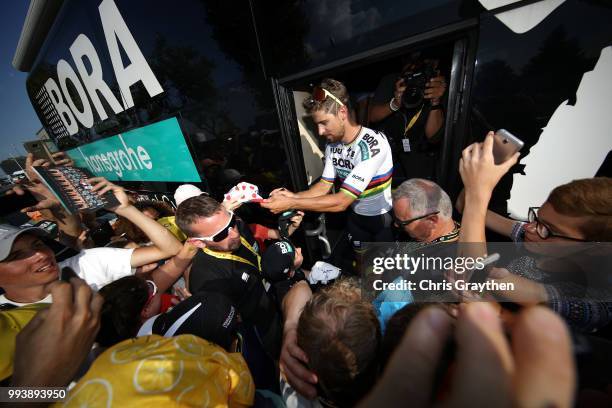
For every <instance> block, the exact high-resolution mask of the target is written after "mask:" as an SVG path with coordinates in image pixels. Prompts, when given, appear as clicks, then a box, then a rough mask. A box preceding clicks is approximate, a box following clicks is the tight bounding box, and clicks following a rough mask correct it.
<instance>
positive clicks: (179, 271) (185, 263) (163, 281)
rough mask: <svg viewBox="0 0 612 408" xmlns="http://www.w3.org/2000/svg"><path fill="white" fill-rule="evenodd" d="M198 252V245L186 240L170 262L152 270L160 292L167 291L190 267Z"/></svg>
mask: <svg viewBox="0 0 612 408" xmlns="http://www.w3.org/2000/svg"><path fill="white" fill-rule="evenodd" d="M197 253H198V247H196V246H193V245H192V244H191V243H190V242H189V241H185V243H184V244H183V247H182V248H181V250H180V251H179V253H178V254H176V255H174V256H173V257H172V258H170V260H168V262H166V263H165V264H163V265H162V266H159V267H158V268H156V269H154V270H153V272H151V278H152V279H153V281H154V282H155V284H156V285H157V289H158V291H159V292H165V291H166V290H167V289H168V288H170V286H172V285H173V284H174V282H176V281H177V279H179V278H180V277H181V275H183V273H184V272H185V271H186V270H187V268H189V266H190V265H191V262H192V261H193V258H194V257H195V256H196V254H197Z"/></svg>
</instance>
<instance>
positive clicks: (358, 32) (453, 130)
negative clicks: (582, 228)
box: [13, 0, 612, 257]
mask: <svg viewBox="0 0 612 408" xmlns="http://www.w3.org/2000/svg"><path fill="white" fill-rule="evenodd" d="M611 21H612V3H610V2H609V1H602V0H542V1H534V0H523V1H516V0H412V1H367V0H366V1H364V0H341V1H338V0H306V1H296V0H289V1H255V0H236V1H212V0H211V1H208V0H178V1H175V2H172V3H169V2H167V1H162V0H65V1H62V0H32V1H31V4H30V8H29V11H28V14H27V17H26V19H25V22H24V27H23V30H22V34H21V37H20V39H19V43H18V46H17V50H16V53H15V57H14V60H13V65H14V66H15V68H17V69H18V70H20V71H27V72H29V76H28V79H27V83H26V87H27V92H28V94H29V97H30V99H31V102H32V105H33V106H34V109H35V111H36V113H37V115H38V117H39V118H40V121H41V123H42V125H43V127H44V128H45V129H46V131H47V132H48V134H49V135H50V137H51V138H52V139H53V140H54V141H55V143H56V144H57V146H58V148H60V149H61V150H64V151H66V152H67V153H68V154H69V155H70V156H71V157H72V158H73V159H74V161H75V162H76V164H77V165H78V166H82V167H87V168H88V169H89V170H91V171H92V172H93V173H95V174H97V175H101V176H105V177H107V178H108V179H109V180H113V181H116V182H119V183H121V184H122V185H124V186H126V187H128V188H130V189H132V190H137V191H140V192H142V193H143V194H145V193H148V194H156V195H157V197H158V198H160V199H168V198H167V197H168V196H171V193H172V192H173V191H174V189H175V188H176V187H177V186H178V185H179V184H181V183H193V184H196V185H198V186H199V187H201V188H202V189H203V190H206V191H208V192H209V193H210V194H212V195H214V196H216V197H221V196H222V194H223V193H224V192H226V191H227V190H228V189H229V188H230V187H231V186H233V185H234V184H236V183H237V182H238V181H242V180H244V181H248V182H251V183H254V184H256V185H258V186H259V188H260V191H261V193H262V195H264V196H265V195H266V194H267V193H268V192H269V191H271V190H272V189H273V188H276V187H280V186H284V187H287V188H290V189H293V190H302V189H305V188H307V187H308V186H309V185H310V184H312V183H314V182H316V181H317V180H318V178H319V177H320V176H321V172H322V169H323V163H322V158H323V152H324V145H323V142H322V141H321V140H320V139H319V138H318V137H317V135H316V131H315V129H314V126H313V124H312V122H310V121H309V119H308V117H306V116H305V114H304V109H303V108H302V103H301V102H302V100H303V99H304V97H305V95H307V94H308V92H309V91H310V90H311V89H312V86H313V85H315V84H317V83H318V82H319V81H320V80H321V79H323V78H326V77H331V78H335V79H338V80H341V81H343V82H344V83H345V84H346V85H347V87H348V89H349V92H350V93H351V95H352V96H353V98H354V103H353V104H352V105H353V107H354V110H355V112H356V114H357V117H358V118H359V120H360V121H361V122H362V124H364V125H369V123H368V114H367V112H368V109H369V107H368V105H369V104H370V103H371V101H372V95H373V93H374V92H375V89H376V88H377V86H378V84H379V81H380V79H381V78H382V77H384V76H385V75H388V74H391V73H394V72H398V71H399V70H400V69H401V65H402V61H405V58H406V56H408V55H413V54H414V53H415V52H422V53H424V54H427V55H434V56H435V58H436V59H437V60H438V61H439V65H438V68H439V70H440V73H441V74H442V75H444V77H445V78H446V82H447V84H448V87H447V90H446V94H445V96H444V101H443V104H444V115H445V123H444V130H443V133H444V134H443V138H442V139H441V141H440V145H439V149H438V152H437V161H436V169H435V172H434V173H433V174H434V175H433V176H432V178H433V179H435V181H437V182H438V183H439V184H440V185H442V187H443V188H445V189H446V190H447V191H448V192H449V193H450V195H451V196H452V197H455V196H456V195H457V194H458V192H459V191H460V189H461V180H460V177H459V175H458V170H457V167H458V161H459V157H460V153H461V150H462V149H463V148H464V147H465V146H467V145H468V144H469V143H471V142H473V141H474V140H480V139H482V138H483V137H484V135H485V133H486V130H488V129H491V128H493V129H497V128H504V129H507V130H509V131H510V132H511V133H513V134H514V135H515V136H517V137H519V138H520V139H521V140H523V141H524V142H525V147H524V148H523V150H522V154H521V159H520V162H519V164H517V166H515V168H514V169H513V172H512V174H510V175H508V176H507V177H506V178H505V179H504V181H503V182H502V183H501V185H500V186H498V188H497V189H496V192H495V197H494V199H493V202H492V206H493V207H495V209H496V210H497V211H499V212H502V213H510V214H511V215H513V216H515V217H518V218H525V217H526V215H527V209H528V207H529V206H533V205H538V203H541V202H543V201H544V199H545V198H546V196H547V194H548V192H549V191H550V190H551V189H552V188H553V187H554V186H556V185H559V184H562V183H565V182H568V181H570V180H572V179H576V178H584V177H593V176H595V175H607V176H610V174H611V170H610V158H609V157H610V154H609V153H610V150H611V149H612V135H611V133H610V129H612V115H611V112H612V109H611V108H612V75H611V74H612V24H610V22H611ZM372 127H374V126H372ZM394 148H396V147H394ZM400 181H401V178H398V177H395V179H394V185H397V183H399V182H400ZM245 212H248V213H249V214H245V216H246V217H253V218H261V219H264V221H263V222H265V220H266V219H267V220H268V222H271V220H272V217H271V215H270V214H269V213H268V212H267V211H264V210H263V209H261V208H259V207H258V206H253V205H252V206H249V207H248V208H246V209H245ZM342 225H343V222H342V214H327V215H326V216H322V217H319V216H317V215H313V216H312V218H310V219H309V220H308V222H306V229H307V234H306V237H305V238H304V239H305V241H306V244H307V247H308V250H309V252H310V254H311V255H312V256H323V257H329V256H330V254H331V253H332V252H338V251H341V248H342V245H343V244H342V242H343V240H342V239H341V237H342V236H343V233H342Z"/></svg>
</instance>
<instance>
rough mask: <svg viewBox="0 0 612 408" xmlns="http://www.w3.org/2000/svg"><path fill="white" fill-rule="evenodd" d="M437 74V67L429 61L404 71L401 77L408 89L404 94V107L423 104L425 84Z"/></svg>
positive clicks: (402, 104) (409, 107) (408, 107)
mask: <svg viewBox="0 0 612 408" xmlns="http://www.w3.org/2000/svg"><path fill="white" fill-rule="evenodd" d="M436 75H437V72H436V69H435V68H434V66H433V65H432V64H431V63H428V62H421V63H419V64H417V65H412V66H411V67H410V68H408V69H407V70H405V71H404V72H402V74H401V76H400V78H402V79H403V80H404V85H405V86H406V90H405V91H404V93H403V95H402V101H401V102H402V103H401V106H402V108H405V109H413V108H415V107H417V106H419V105H421V104H422V103H423V97H424V94H425V84H427V81H429V80H430V79H431V78H434V77H435V76H436Z"/></svg>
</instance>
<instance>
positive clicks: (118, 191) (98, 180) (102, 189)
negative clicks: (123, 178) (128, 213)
mask: <svg viewBox="0 0 612 408" xmlns="http://www.w3.org/2000/svg"><path fill="white" fill-rule="evenodd" d="M87 181H89V182H90V183H91V185H92V187H93V188H92V191H95V192H97V193H98V195H100V196H102V195H104V194H105V193H106V192H108V191H112V192H113V194H114V195H115V198H117V201H119V205H118V206H117V207H112V208H109V210H111V211H113V212H117V211H121V210H124V209H126V208H128V207H130V206H131V205H132V203H131V201H130V198H129V197H128V195H127V193H126V192H125V189H124V188H123V187H121V186H118V185H116V184H113V183H111V182H110V181H108V180H107V179H105V178H104V177H92V178H90V179H88V180H87Z"/></svg>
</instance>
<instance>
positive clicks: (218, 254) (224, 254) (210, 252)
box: [202, 235, 261, 272]
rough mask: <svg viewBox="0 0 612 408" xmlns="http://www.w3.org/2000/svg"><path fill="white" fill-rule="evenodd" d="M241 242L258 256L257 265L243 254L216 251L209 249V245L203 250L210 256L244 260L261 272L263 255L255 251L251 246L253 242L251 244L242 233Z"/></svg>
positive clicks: (237, 260) (238, 260) (243, 261)
mask: <svg viewBox="0 0 612 408" xmlns="http://www.w3.org/2000/svg"><path fill="white" fill-rule="evenodd" d="M240 243H241V244H242V245H243V246H244V247H245V248H246V249H248V250H249V251H251V253H252V254H253V255H255V257H256V258H257V265H255V264H254V263H253V262H251V261H249V260H247V259H244V258H243V257H241V256H238V255H234V254H231V253H227V252H219V251H214V250H212V249H209V248H207V247H204V248H202V251H204V252H205V253H207V254H208V255H210V256H214V257H215V258H221V259H229V260H231V261H236V262H242V263H244V264H247V265H250V266H252V267H253V268H255V269H257V270H258V271H259V272H261V256H259V254H258V253H257V251H255V248H253V247H252V246H251V244H249V243H248V241H247V240H246V239H245V238H244V237H243V236H242V235H241V236H240Z"/></svg>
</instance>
